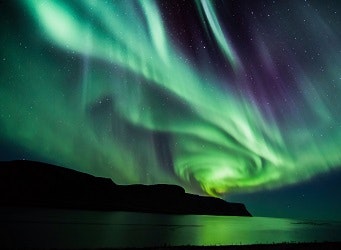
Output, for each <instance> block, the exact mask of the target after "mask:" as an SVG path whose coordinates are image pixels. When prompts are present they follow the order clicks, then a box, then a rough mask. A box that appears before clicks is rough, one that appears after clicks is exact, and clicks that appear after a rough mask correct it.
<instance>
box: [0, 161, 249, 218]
mask: <svg viewBox="0 0 341 250" xmlns="http://www.w3.org/2000/svg"><path fill="white" fill-rule="evenodd" d="M0 197H1V199H0V206H31V207H49V208H70V209H91V210H107V211H134V212H146V213H168V214H206V215H229V216H251V214H250V213H249V212H248V211H247V210H246V208H245V206H244V205H243V204H241V203H229V202H226V201H224V200H222V199H219V198H214V197H206V196H199V195H194V194H189V193H186V192H185V190H184V189H183V188H182V187H179V186H176V185H166V184H157V185H117V184H115V183H114V182H112V180H111V179H108V178H101V177H95V176H92V175H89V174H85V173H81V172H78V171H75V170H71V169H67V168H63V167H58V166H55V165H51V164H46V163H41V162H33V161H11V162H0Z"/></svg>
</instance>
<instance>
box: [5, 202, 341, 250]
mask: <svg viewBox="0 0 341 250" xmlns="http://www.w3.org/2000/svg"><path fill="white" fill-rule="evenodd" d="M340 240H341V223H339V222H314V221H301V220H291V219H277V218H261V217H253V218H245V217H228V216H226V217H221V216H193V215H155V214H142V213H126V212H93V211H74V210H48V209H44V210H36V209H30V210H19V209H9V208H7V209H4V208H1V209H0V242H1V246H2V247H4V246H6V247H23V246H25V247H32V248H34V247H47V248H52V247H64V248H93V247H96V248H104V247H136V246H138V247H141V246H160V245H165V244H167V245H188V244H190V245H227V244H252V243H273V242H292V241H293V242H315V241H340Z"/></svg>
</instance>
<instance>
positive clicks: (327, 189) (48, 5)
mask: <svg viewBox="0 0 341 250" xmlns="http://www.w3.org/2000/svg"><path fill="white" fill-rule="evenodd" d="M340 27H341V1H339V0H335V1H331V0H320V1H309V0H307V1H304V0H288V1H284V0H283V1H279V0H276V1H275V0H273V1H251V0H250V1H246V0H240V1H232V0H230V1H228V0H225V1H220V0H216V1H209V0H201V1H199V0H198V1H191V0H185V1H180V0H172V1H171V0H159V1H152V0H143V1H142V0H141V1H132V0H131V1H130V0H113V1H104V0H103V1H101V0H98V1H95V0H83V1H67V0H65V1H62V0H50V1H44V0H18V1H0V31H1V42H0V160H12V159H28V160H37V161H43V162H49V163H52V164H57V165H61V166H66V167H69V168H72V169H76V170H79V171H82V172H87V173H90V174H94V175H97V176H104V177H109V178H112V179H113V181H115V182H116V183H119V184H132V183H144V184H154V183H173V184H177V185H181V186H183V187H184V188H185V189H186V190H187V191H188V192H194V193H198V194H208V195H212V196H220V197H223V198H225V199H226V200H230V201H239V202H243V203H245V204H246V206H247V208H248V209H249V210H250V212H252V213H253V214H254V215H255V216H257V215H258V216H276V217H294V218H309V219H310V218H315V219H337V220H341V215H340V213H339V211H341V199H340V190H341V28H340ZM75 185H77V183H75Z"/></svg>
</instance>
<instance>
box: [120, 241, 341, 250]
mask: <svg viewBox="0 0 341 250" xmlns="http://www.w3.org/2000/svg"><path fill="white" fill-rule="evenodd" d="M122 249H124V248H122ZM133 249H135V250H137V249H139V248H125V250H133ZM140 249H149V250H185V249H190V250H225V249H226V250H234V249H236V250H244V249H251V250H258V249H261V250H263V249H266V250H268V249H275V250H282V249H290V250H295V249H304V250H305V249H327V250H332V249H333V250H334V249H338V250H339V249H341V242H323V243H279V244H257V245H232V246H179V247H167V246H166V247H154V248H153V247H152V248H140Z"/></svg>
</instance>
